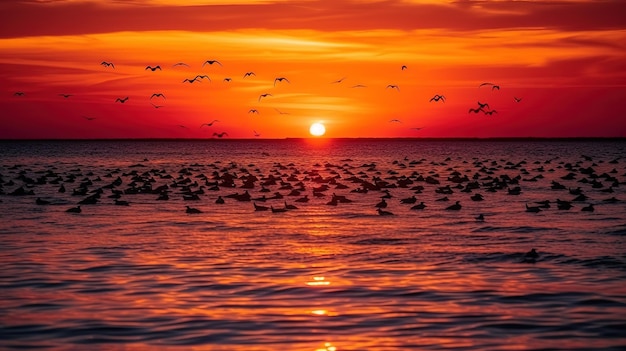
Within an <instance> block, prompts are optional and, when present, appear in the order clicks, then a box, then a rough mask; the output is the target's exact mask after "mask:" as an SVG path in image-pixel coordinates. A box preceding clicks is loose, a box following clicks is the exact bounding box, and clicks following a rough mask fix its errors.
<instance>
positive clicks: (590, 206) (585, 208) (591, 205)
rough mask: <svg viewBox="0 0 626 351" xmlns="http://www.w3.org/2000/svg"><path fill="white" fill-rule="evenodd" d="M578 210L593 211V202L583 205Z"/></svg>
mask: <svg viewBox="0 0 626 351" xmlns="http://www.w3.org/2000/svg"><path fill="white" fill-rule="evenodd" d="M580 210H581V211H584V212H593V211H594V210H595V209H594V208H593V204H589V205H588V206H585V207H583V208H581V209H580Z"/></svg>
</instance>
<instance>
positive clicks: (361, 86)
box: [350, 84, 367, 88]
mask: <svg viewBox="0 0 626 351" xmlns="http://www.w3.org/2000/svg"><path fill="white" fill-rule="evenodd" d="M350 88H367V86H365V85H363V84H357V85H353V86H351V87H350Z"/></svg>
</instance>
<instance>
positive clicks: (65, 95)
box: [59, 94, 73, 99]
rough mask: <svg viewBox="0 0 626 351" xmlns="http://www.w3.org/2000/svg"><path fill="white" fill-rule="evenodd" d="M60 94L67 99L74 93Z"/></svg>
mask: <svg viewBox="0 0 626 351" xmlns="http://www.w3.org/2000/svg"><path fill="white" fill-rule="evenodd" d="M59 96H62V97H64V98H66V99H67V98H68V97H70V96H73V95H72V94H59Z"/></svg>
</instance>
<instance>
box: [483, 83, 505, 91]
mask: <svg viewBox="0 0 626 351" xmlns="http://www.w3.org/2000/svg"><path fill="white" fill-rule="evenodd" d="M486 85H490V86H491V90H500V86H499V85H496V84H493V83H487V82H485V83H481V84H480V85H479V86H478V87H479V88H480V87H484V86H486Z"/></svg>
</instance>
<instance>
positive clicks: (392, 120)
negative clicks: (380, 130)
mask: <svg viewBox="0 0 626 351" xmlns="http://www.w3.org/2000/svg"><path fill="white" fill-rule="evenodd" d="M394 122H395V123H402V121H401V120H399V119H390V120H389V123H394Z"/></svg>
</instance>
